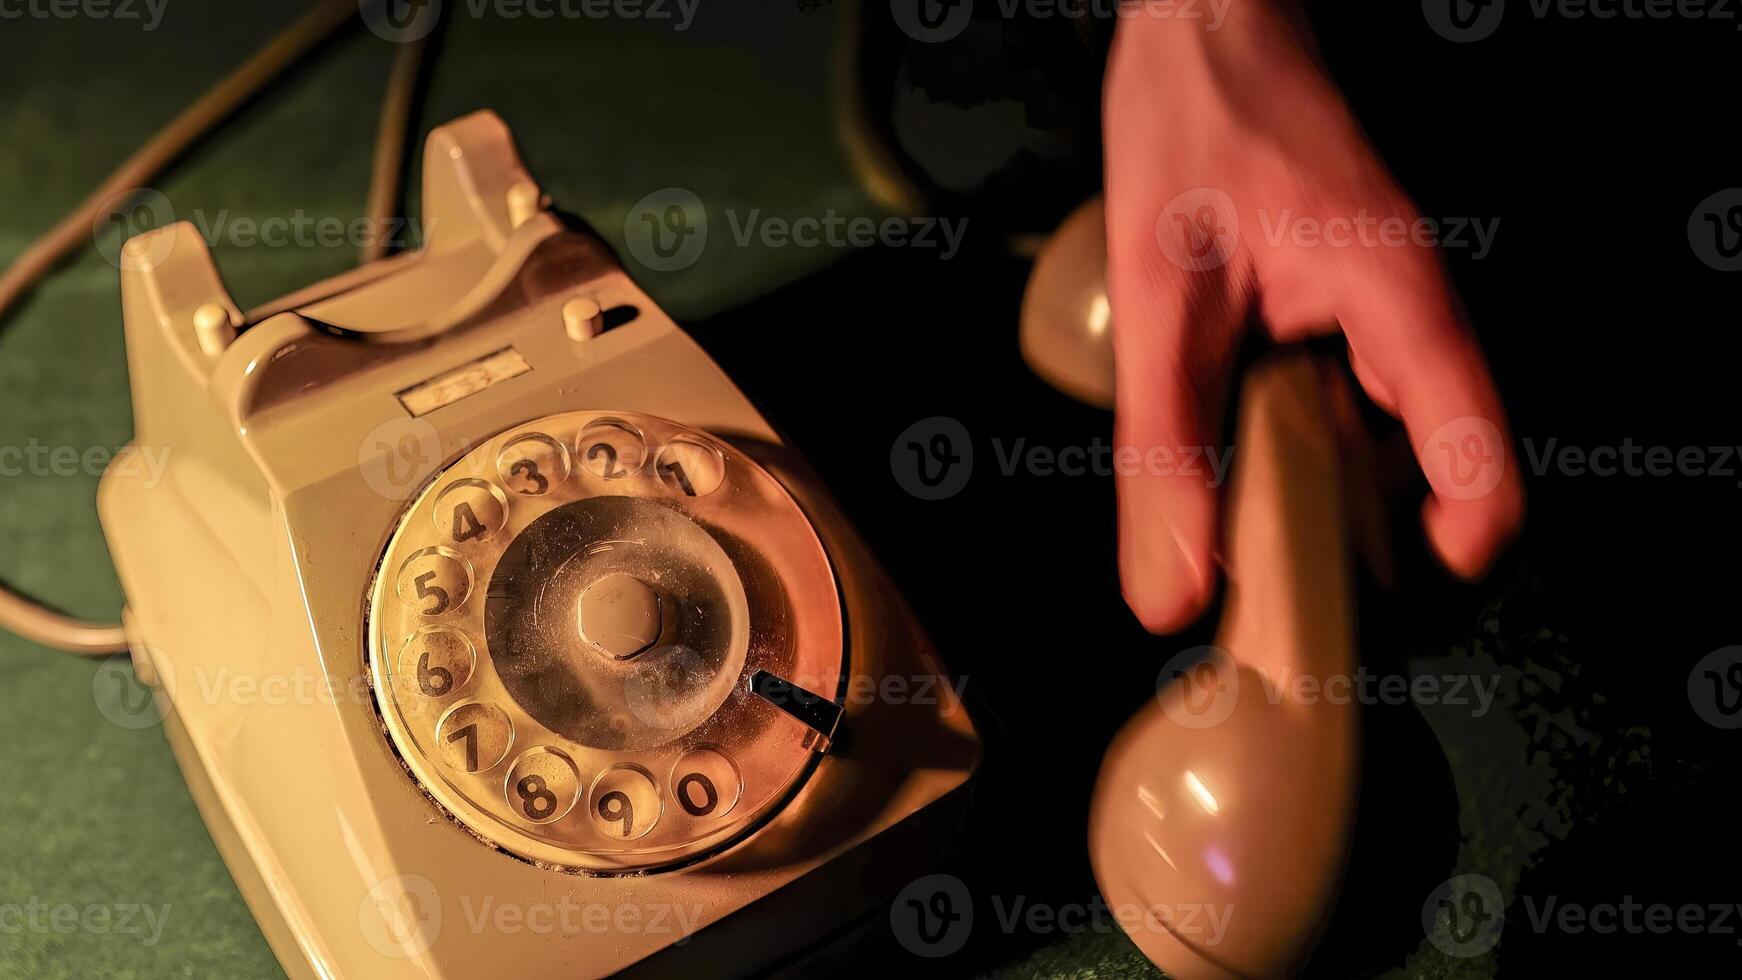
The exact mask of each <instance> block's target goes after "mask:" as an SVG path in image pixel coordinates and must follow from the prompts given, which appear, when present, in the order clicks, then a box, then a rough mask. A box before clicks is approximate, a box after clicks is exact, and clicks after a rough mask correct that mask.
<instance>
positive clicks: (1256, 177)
mask: <svg viewBox="0 0 1742 980" xmlns="http://www.w3.org/2000/svg"><path fill="white" fill-rule="evenodd" d="M1292 13H1293V12H1292V10H1288V9H1284V8H1282V7H1279V6H1277V5H1275V4H1273V3H1270V2H1260V3H1252V4H1237V5H1235V6H1234V9H1231V10H1230V11H1229V13H1228V16H1227V19H1226V21H1225V22H1224V23H1223V24H1222V25H1221V27H1220V28H1219V29H1217V30H1205V29H1204V28H1203V26H1202V25H1201V24H1199V23H1196V22H1193V21H1189V20H1181V19H1177V18H1175V19H1164V18H1152V17H1146V16H1144V15H1142V14H1141V13H1137V14H1135V15H1133V16H1131V17H1129V18H1127V19H1126V20H1125V21H1124V22H1122V23H1121V24H1120V26H1119V30H1118V35H1117V37H1116V38H1115V42H1114V49H1113V55H1112V60H1111V63H1110V65H1109V67H1108V72H1107V81H1106V96H1105V131H1106V137H1105V143H1106V158H1107V165H1106V169H1107V244H1108V262H1107V266H1108V268H1107V287H1108V295H1109V299H1110V302H1111V306H1112V314H1113V316H1112V319H1113V330H1114V350H1115V357H1116V361H1117V409H1116V423H1115V427H1116V436H1115V438H1116V442H1117V444H1118V445H1119V446H1121V447H1126V446H1134V447H1138V448H1139V449H1140V450H1148V449H1153V448H1157V447H1163V448H1166V449H1167V450H1169V451H1170V452H1175V451H1181V450H1191V449H1194V448H1198V447H1213V446H1215V445H1217V443H1218V441H1219V438H1220V434H1219V432H1218V431H1217V429H1218V428H1219V425H1220V420H1221V412H1222V403H1223V397H1224V394H1225V391H1226V388H1227V385H1228V381H1229V373H1230V371H1231V368H1232V360H1233V354H1234V351H1235V348H1236V346H1237V344H1238V342H1239V340H1240V337H1241V334H1242V333H1243V331H1244V330H1245V329H1247V327H1248V325H1249V324H1250V323H1254V322H1256V323H1257V324H1259V325H1260V326H1261V328H1262V329H1263V330H1265V331H1266V332H1267V333H1268V334H1269V335H1270V336H1271V337H1273V338H1275V339H1276V340H1278V341H1284V342H1286V341H1293V340H1300V339H1304V338H1306V337H1309V336H1313V335H1319V334H1327V333H1332V332H1337V331H1340V332H1341V333H1343V334H1344V336H1345V337H1346V339H1347V341H1348V344H1349V348H1350V360H1351V362H1352V364H1353V367H1354V369H1355V374H1356V377H1357V378H1358V379H1359V380H1360V382H1361V384H1362V386H1363V387H1364V388H1365V390H1366V391H1367V393H1368V395H1369V396H1371V397H1372V398H1373V400H1374V401H1375V402H1377V403H1379V404H1380V405H1381V406H1383V407H1385V408H1386V409H1387V410H1388V411H1390V412H1391V413H1392V414H1393V415H1396V416H1397V417H1399V418H1400V419H1402V421H1403V423H1404V426H1405V427H1406V429H1407V430H1408V433H1409V437H1410V442H1411V444H1412V445H1414V446H1415V447H1416V454H1417V459H1418V461H1419V462H1420V464H1421V466H1422V470H1423V472H1424V473H1425V475H1426V476H1427V479H1428V483H1429V485H1430V487H1431V488H1432V493H1430V494H1429V496H1428V498H1427V500H1426V501H1425V503H1424V504H1423V507H1422V519H1423V523H1424V525H1425V528H1426V532H1427V536H1428V540H1429V542H1430V544H1431V545H1432V547H1433V549H1434V551H1435V552H1436V553H1437V554H1438V556H1439V557H1440V559H1441V560H1442V561H1443V562H1444V563H1445V564H1446V566H1447V567H1448V568H1449V569H1450V570H1451V571H1452V572H1454V573H1455V574H1457V575H1459V576H1462V577H1465V578H1473V577H1475V576H1478V575H1480V574H1481V573H1482V572H1483V571H1484V570H1485V569H1486V568H1487V566H1488V565H1489V563H1490V562H1491V561H1492V560H1493V559H1494V557H1495V555H1496V554H1497V553H1498V552H1499V550H1500V549H1501V548H1502V547H1504V546H1505V544H1506V543H1507V542H1508V541H1509V540H1510V538H1511V537H1512V535H1513V534H1514V533H1515V532H1516V530H1517V528H1518V525H1519V524H1520V522H1521V521H1522V519H1523V515H1524V492H1523V486H1522V482H1521V480H1520V479H1519V475H1518V471H1517V467H1516V466H1515V465H1513V450H1512V440H1511V435H1510V433H1509V431H1508V428H1507V424H1506V419H1505V415H1504V413H1503V411H1502V409H1501V406H1500V401H1499V398H1498V396H1497V395H1496V393H1495V390H1494V384H1493V381H1492V379H1491V378H1490V377H1489V373H1488V368H1487V365H1486V364H1485V363H1484V361H1483V358H1482V353H1481V351H1480V350H1479V349H1478V347H1477V345H1476V342H1475V339H1474V337H1473V336H1472V335H1471V333H1470V331H1469V329H1468V327H1467V325H1466V324H1465V323H1464V321H1463V318H1462V316H1461V315H1460V313H1459V310H1458V307H1457V303H1456V300H1455V298H1454V296H1453V295H1452V292H1451V288H1450V285H1449V284H1448V282H1447V280H1446V277H1445V273H1444V271H1443V269H1442V268H1441V266H1440V262H1439V256H1438V253H1437V251H1436V250H1435V249H1434V247H1433V243H1432V241H1431V240H1429V239H1431V236H1425V235H1422V234H1420V233H1419V231H1418V228H1419V227H1420V226H1418V224H1417V222H1418V221H1419V219H1418V216H1417V214H1416V212H1415V209H1414V207H1413V206H1412V205H1411V203H1410V202H1409V201H1408V200H1407V199H1406V198H1405V196H1404V195H1403V193H1402V192H1401V191H1400V190H1399V189H1398V188H1397V186H1396V185H1395V183H1394V182H1393V180H1392V178H1391V176H1390V175H1389V174H1388V173H1387V172H1386V170H1385V167H1384V165H1383V164H1382V163H1381V162H1380V161H1379V160H1378V158H1377V156H1376V155H1375V153H1374V152H1373V150H1372V148H1371V147H1370V146H1369V145H1368V143H1367V141H1366V139H1365V137H1364V136H1363V135H1362V133H1361V131H1360V128H1359V127H1358V126H1357V125H1356V123H1355V121H1354V119H1353V118H1352V117H1351V116H1350V113H1349V110H1348V108H1347V106H1346V105H1344V103H1343V100H1342V98H1341V96H1340V95H1339V94H1338V93H1337V91H1336V90H1335V88H1334V87H1333V86H1332V85H1331V83H1330V81H1329V80H1328V79H1327V78H1326V77H1325V76H1324V74H1323V73H1322V72H1321V71H1320V69H1319V67H1318V65H1317V64H1316V63H1315V61H1314V58H1313V56H1312V54H1311V53H1310V51H1309V48H1308V44H1309V42H1308V40H1307V39H1306V36H1305V34H1304V28H1302V27H1301V26H1300V25H1301V21H1300V20H1299V19H1297V18H1295V17H1293V16H1292ZM1303 223H1304V224H1303ZM1299 227H1311V228H1314V229H1316V230H1317V235H1316V236H1312V237H1308V236H1301V235H1297V234H1291V233H1290V231H1289V229H1290V228H1299ZM1278 228H1282V229H1283V231H1282V233H1280V234H1279V233H1277V231H1276V229H1278ZM1399 229H1401V230H1402V232H1401V236H1400V235H1399V234H1398V232H1399ZM1339 231H1340V232H1341V234H1340V235H1339V234H1337V233H1338V232H1339ZM1400 237H1401V240H1399V239H1400ZM1335 240H1341V241H1342V244H1341V245H1338V244H1335V243H1334V241H1335ZM1118 496H1119V564H1120V578H1121V580H1122V582H1123V584H1124V591H1125V597H1126V601H1127V602H1128V603H1129V604H1130V606H1131V608H1132V610H1133V611H1134V612H1136V613H1137V615H1138V617H1139V619H1141V620H1142V622H1143V624H1144V625H1145V626H1146V627H1147V628H1149V629H1150V630H1152V631H1155V632H1170V631H1173V630H1177V629H1180V628H1182V627H1184V626H1186V625H1187V624H1189V623H1190V622H1191V620H1192V619H1194V618H1196V616H1197V615H1198V614H1199V613H1200V612H1201V611H1202V610H1203V608H1204V606H1205V605H1206V604H1207V603H1208V602H1209V600H1210V598H1211V596H1212V595H1213V593H1214V591H1215V584H1216V579H1217V574H1218V573H1217V568H1216V548H1217V540H1218V526H1217V523H1218V517H1217V491H1216V489H1215V487H1213V486H1212V485H1211V483H1210V481H1208V480H1207V479H1206V478H1205V477H1204V476H1203V475H1201V474H1196V475H1193V474H1186V473H1178V472H1174V473H1168V474H1166V475H1162V474H1161V473H1158V472H1152V471H1145V470H1142V468H1133V471H1131V472H1127V471H1123V470H1122V471H1121V473H1120V475H1119V477H1118Z"/></svg>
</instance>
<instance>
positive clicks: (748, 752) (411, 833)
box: [100, 113, 979, 980]
mask: <svg viewBox="0 0 1742 980" xmlns="http://www.w3.org/2000/svg"><path fill="white" fill-rule="evenodd" d="M423 193H424V202H425V212H426V214H425V224H426V227H427V228H428V229H429V235H428V240H427V241H426V243H425V247H424V249H423V250H422V251H420V252H417V253H415V254H411V255H406V256H401V257H399V258H395V259H390V260H387V261H383V262H377V263H373V264H371V265H368V266H365V267H363V268H360V269H358V270H356V271H354V272H351V273H348V274H346V275H342V276H339V277H337V278H335V279H332V280H329V281H327V282H324V283H321V284H319V285H316V286H313V287H310V288H308V289H306V290H303V291H301V292H299V293H296V294H294V295H292V296H289V297H286V298H284V299H283V300H280V301H278V302H276V303H274V304H271V305H270V306H269V307H267V308H266V309H264V310H260V311H255V312H253V313H250V314H247V315H244V314H243V312H242V311H241V310H240V309H239V308H238V307H237V306H236V305H235V303H234V302H233V301H232V300H231V298H230V297H229V295H228V294H227V293H226V292H225V290H224V287H223V285H222V283H221V282H220V280H219V277H218V275H217V272H216V270H215V268H214V266H213V263H212V259H211V256H210V254H209V252H208V250H207V248H206V245H205V243H204V242H203V241H202V240H201V239H200V237H199V236H198V234H197V233H196V232H195V230H194V229H193V227H192V226H191V225H188V224H179V225H175V226H172V227H169V228H164V229H160V230H157V231H155V232H152V233H150V234H148V235H144V236H140V237H139V238H136V239H134V240H133V241H131V242H129V243H128V245H127V246H126V248H125V249H124V262H123V273H122V282H123V302H124V306H125V314H126V331H127V349H128V358H129V366H130V369H131V375H132V382H133V401H134V411H135V423H136V430H137V435H136V438H135V442H136V443H137V444H139V445H140V446H142V447H148V448H150V449H151V450H152V451H154V452H156V453H163V454H167V459H168V464H167V476H166V477H165V478H164V479H163V480H162V482H161V483H157V484H154V485H153V484H148V483H147V482H146V481H145V480H144V479H143V478H142V477H141V476H138V475H129V474H128V473H127V472H125V471H123V470H120V469H117V470H115V471H112V472H110V473H109V474H108V475H107V476H106V477H105V478H104V481H103V484H102V488H101V493H100V509H101V514H102V520H103V526H104V529H105V531H106V533H107V536H108V540H109V545H110V548H111V550H112V551H113V553H114V557H115V561H116V565H117V567H118V569H119V571H120V576H121V580H122V584H123V586H124V589H125V591H126V594H127V600H128V608H127V613H126V617H125V620H126V627H127V633H128V638H129V642H130V644H131V647H132V655H133V659H134V664H135V668H136V670H137V671H138V673H139V675H140V677H141V679H142V680H144V681H145V682H146V683H148V684H150V685H152V686H153V688H155V689H156V690H157V691H158V692H159V697H160V703H162V704H165V705H166V709H165V710H166V714H167V717H166V721H165V726H166V730H167V732H168V734H169V738H170V741H171V744H172V745H173V747H174V750H175V755H176V758H177V760H178V762H179V763H180V766H181V768H182V771H183V773H184V774H185V776H186V778H187V781H188V783H189V785H190V787H191V789H192V791H193V795H194V797H195V800H196V801H197V802H198V804H199V808H200V810H201V812H202V814H203V815H204V817H205V819H206V822H207V824H208V826H209V827H210V828H211V832H212V835H213V837H214V839H215V840H216V841H217V843H218V846H219V849H220V850H221V851H222V853H223V855H224V858H225V861H226V862H227V863H228V865H229V867H230V870H231V873H232V874H233V875H234V876H235V878H236V881H237V883H238V884H239V886H240V887H241V890H242V892H243V894H244V896H245V897H246V899H247V901H248V903H249V905H250V906H251V907H252V909H253V911H254V913H255V916H256V918H257V919H258V920H259V922H260V925H261V928H262V930H263V932H264V933H265V935H266V937H267V939H268V941H269V942H270V943H271V945H272V948H273V950H274V952H275V953H276V955H277V956H278V959H279V961H280V962H281V963H282V964H283V966H284V968H285V970H286V971H287V972H288V973H289V974H290V975H292V976H294V977H317V976H318V977H367V978H389V980H390V978H395V977H406V978H410V977H419V978H429V977H477V976H513V977H517V978H532V977H547V976H548V977H557V976H561V977H576V976H598V975H603V974H609V973H614V972H618V971H622V970H632V971H634V972H639V973H646V974H649V975H668V974H687V973H696V972H705V973H706V974H708V975H735V974H742V973H746V972H749V971H751V970H761V969H766V968H769V967H770V966H773V965H778V964H779V963H781V962H783V961H785V962H792V959H791V958H792V957H793V956H794V954H795V953H797V952H798V951H801V950H803V949H805V948H807V947H809V946H810V945H811V944H813V943H815V942H816V941H817V940H819V939H820V938H822V937H824V936H826V935H827V934H830V933H832V932H834V931H836V930H837V929H839V927H840V926H841V925H842V924H844V923H846V922H849V921H851V920H853V919H854V918H856V917H859V916H861V915H862V914H863V913H865V912H866V911H868V910H869V909H872V908H874V907H876V905H877V904H878V903H879V902H881V901H886V900H887V897H888V895H889V894H892V893H893V892H894V891H896V890H897V889H899V887H900V886H901V885H902V884H904V883H905V882H906V881H908V880H910V879H911V878H912V877H914V876H916V875H917V874H920V873H923V870H924V868H925V867H926V865H927V863H928V862H929V861H931V860H932V859H934V858H935V857H936V856H937V855H938V854H939V853H940V852H941V849H942V848H943V846H944V845H945V844H946V842H947V840H948V838H949V831H950V829H951V826H952V824H953V823H955V822H956V819H955V818H956V816H957V810H958V808H959V806H960V804H961V802H962V801H963V799H964V798H965V792H963V791H962V788H963V786H964V784H965V783H966V782H967V780H968V778H969V776H970V775H971V773H972V771H973V769H974V767H975V765H976V763H977V760H978V756H979V741H978V739H977V737H976V735H975V731H974V728H973V725H972V723H971V721H970V719H969V717H968V715H967V713H966V711H965V710H964V708H963V706H962V704H961V703H960V701H959V700H958V699H957V697H956V695H955V692H954V688H953V687H952V685H950V684H949V683H946V682H944V681H943V678H942V669H941V667H940V666H939V665H938V663H937V662H936V660H935V659H934V657H933V655H932V653H931V652H930V649H929V647H928V644H927V642H926V640H925V638H924V637H923V635H922V634H921V632H920V630H919V629H918V627H917V625H916V623H915V622H914V620H913V618H912V615H911V613H910V612H909V611H908V610H907V608H906V606H905V605H904V604H903V602H902V600H901V599H900V597H899V596H898V595H897V594H896V592H895V591H894V589H893V588H892V586H891V584H890V582H889V581H888V580H887V579H886V578H885V576H884V575H883V573H882V572H881V571H880V570H879V569H878V567H877V566H876V564H875V563H874V562H873V561H872V559H871V557H870V556H869V554H868V553H867V552H866V550H865V548H864V545H863V544H862V543H861V542H860V541H859V540H858V538H857V537H856V536H855V534H854V532H853V530H852V529H851V528H850V527H849V525H848V524H847V523H846V521H845V520H844V519H843V517H842V516H841V514H840V513H839V512H838V511H836V510H835V508H834V506H833V505H832V504H831V502H830V500H829V498H828V497H827V495H826V494H825V493H824V492H823V490H822V489H821V488H820V487H819V486H818V484H817V482H816V481H815V479H814V478H813V477H812V476H811V475H810V474H809V472H808V470H807V469H806V467H805V465H804V463H803V462H802V460H801V459H800V458H799V457H798V456H797V455H796V454H795V453H794V452H793V451H792V450H791V449H790V448H789V447H787V446H785V445H784V444H783V443H782V441H781V439H780V437H779V436H778V435H777V434H776V433H775V432H774V431H773V430H772V429H771V428H770V427H769V425H768V423H767V422H765V421H764V420H763V419H762V418H761V416H759V415H758V414H757V412H756V410H755V409H754V408H753V407H752V406H751V404H750V402H749V401H747V400H746V399H745V397H744V396H743V395H742V394H741V393H740V392H739V391H738V389H737V388H736V387H734V386H733V384H732V382H731V380H730V379H729V378H727V377H726V375H725V374H724V373H723V372H722V371H721V370H720V369H719V367H718V366H716V365H715V364H714V363H713V362H712V361H711V360H709V358H708V357H707V356H706V355H705V354H704V353H703V352H702V350H701V349H700V348H698V347H697V346H696V344H695V343H694V342H693V341H691V340H690V339H689V337H687V336H686V335H685V334H684V333H683V332H681V331H680V330H679V329H678V328H677V327H676V326H675V325H674V324H673V323H672V322H671V321H670V320H669V319H668V318H667V317H666V316H665V315H664V314H663V313H661V312H660V310H659V309H658V307H656V306H655V305H654V303H653V302H652V301H651V300H650V299H649V298H648V297H647V295H646V294H645V293H643V292H642V291H641V290H640V289H638V288H637V287H636V285H635V284H634V282H632V281H631V280H630V278H629V276H628V275H626V274H625V273H624V271H623V270H622V269H621V268H620V267H619V266H618V264H617V263H616V261H615V260H614V258H613V257H612V255H611V254H610V252H609V251H608V250H607V249H606V248H605V247H604V246H603V245H601V244H600V243H599V242H598V241H597V240H595V239H593V238H592V237H590V236H589V235H587V234H584V233H581V232H577V231H574V230H571V229H570V228H568V227H567V226H566V225H565V224H564V223H563V222H561V221H559V220H558V219H557V218H556V217H555V216H553V215H552V214H551V213H549V212H548V211H547V210H546V209H545V206H544V197H543V195H542V193H541V192H540V190H539V189H538V187H537V185H536V184H534V183H533V181H532V178H531V177H530V176H529V175H528V174H527V173H526V172H525V170H524V168H523V166H522V164H521V162H520V160H519V158H518V156H517V155H516V153H515V150H514V147H513V143H512V140H511V138H510V135H509V133H508V131H507V128H506V127H505V126H504V125H503V123H502V122H501V120H500V119H498V118H497V117H496V116H495V115H493V114H490V113H478V114H475V115H472V116H468V117H466V118H464V119H461V120H459V121H457V122H454V123H451V124H449V125H447V126H444V127H441V128H439V129H437V130H436V131H435V132H433V133H432V134H431V136H430V139H429V143H428V149H427V153H426V170H425V175H424V184H423ZM893 677H900V678H903V679H904V683H903V685H902V688H903V690H906V691H908V692H910V694H911V695H912V696H907V697H883V696H877V695H876V694H875V693H874V692H878V691H889V690H892V689H893V688H892V687H891V686H890V685H888V684H886V683H885V681H886V679H889V678H893ZM921 690H924V691H925V692H928V693H927V694H926V695H924V696H921V695H920V694H919V693H918V692H919V691H921ZM268 692H277V696H268ZM752 904H754V905H755V906H756V908H755V911H754V912H751V913H749V914H743V913H745V912H746V910H747V908H748V907H750V906H752ZM735 913H739V914H735Z"/></svg>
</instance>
